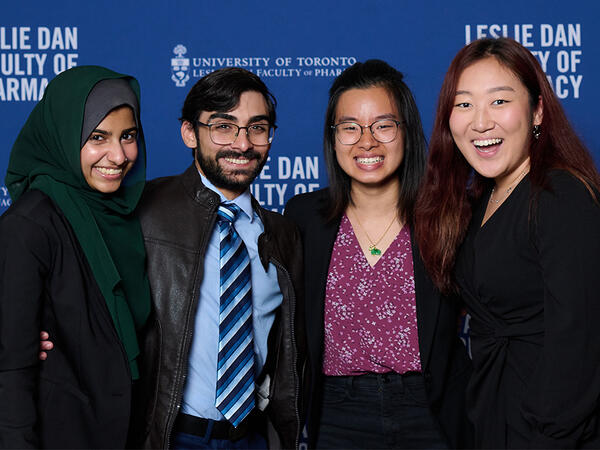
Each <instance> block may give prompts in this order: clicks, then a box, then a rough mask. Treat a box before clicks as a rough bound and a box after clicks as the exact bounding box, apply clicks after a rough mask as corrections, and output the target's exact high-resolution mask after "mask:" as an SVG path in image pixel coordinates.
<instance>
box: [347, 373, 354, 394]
mask: <svg viewBox="0 0 600 450" xmlns="http://www.w3.org/2000/svg"><path fill="white" fill-rule="evenodd" d="M355 379H356V377H355V376H354V375H350V376H349V377H348V379H347V380H346V391H347V392H350V393H351V392H354V380H355Z"/></svg>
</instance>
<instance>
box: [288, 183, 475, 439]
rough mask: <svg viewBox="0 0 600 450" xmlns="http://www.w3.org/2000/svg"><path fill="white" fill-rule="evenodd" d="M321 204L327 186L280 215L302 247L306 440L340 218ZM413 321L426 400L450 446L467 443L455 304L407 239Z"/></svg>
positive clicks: (465, 369)
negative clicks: (308, 397)
mask: <svg viewBox="0 0 600 450" xmlns="http://www.w3.org/2000/svg"><path fill="white" fill-rule="evenodd" d="M326 204H327V189H322V190H320V191H316V192H311V193H307V194H301V195H298V196H296V197H293V198H292V199H290V201H289V202H288V203H287V205H286V209H285V215H286V216H287V217H289V218H291V219H292V220H293V221H294V222H296V224H297V225H298V228H299V229H300V233H301V235H302V239H303V247H304V271H305V272H304V276H305V307H306V334H307V338H308V356H309V361H310V365H311V379H312V380H314V383H313V388H312V393H313V394H312V401H311V408H310V418H309V439H310V440H312V441H313V443H314V439H316V433H315V430H316V429H317V428H316V426H318V421H319V410H320V398H321V395H320V391H321V382H320V381H319V380H322V371H321V367H322V359H323V340H324V338H323V328H324V324H323V316H324V300H325V283H326V280H327V273H328V271H329V261H330V259H331V253H332V251H333V244H334V242H335V238H336V236H337V232H338V228H339V225H340V220H341V219H338V220H336V221H334V222H329V223H328V222H326V220H325V218H324V216H323V214H322V212H321V211H323V209H324V208H325V207H326ZM411 241H412V253H413V265H414V273H415V291H416V302H417V326H418V336H419V351H420V355H421V367H422V371H423V377H424V379H425V386H426V388H427V394H428V399H429V404H430V407H431V410H432V412H433V413H434V415H435V416H436V417H437V418H438V420H439V422H440V425H441V427H442V429H443V431H444V433H445V434H446V437H447V438H448V443H449V445H450V446H451V447H452V448H465V447H469V446H470V445H471V435H472V433H471V427H470V425H469V424H468V422H467V418H466V413H465V398H464V397H465V388H466V385H467V382H468V379H469V376H470V373H471V362H470V360H469V358H468V356H467V354H466V351H465V347H464V345H463V344H462V342H461V341H460V339H459V338H458V317H459V316H458V314H459V309H458V304H457V302H456V301H453V300H452V299H449V298H445V297H442V296H441V295H440V293H439V291H438V290H437V289H436V288H435V287H434V285H433V283H432V282H431V280H430V278H429V276H428V275H427V272H426V271H425V268H424V266H423V262H422V261H421V258H420V256H419V255H420V253H419V249H418V248H417V246H416V242H415V240H414V239H412V235H411Z"/></svg>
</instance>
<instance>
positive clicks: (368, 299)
mask: <svg viewBox="0 0 600 450" xmlns="http://www.w3.org/2000/svg"><path fill="white" fill-rule="evenodd" d="M420 370H421V360H420V356H419V342H418V334H417V308H416V303H415V279H414V270H413V260H412V250H411V242H410V232H409V229H408V225H405V226H404V227H403V228H402V230H400V232H399V233H398V235H397V236H396V238H395V239H394V241H393V242H392V244H391V245H390V246H389V247H388V249H387V250H386V251H385V253H384V254H383V255H381V257H380V258H379V261H377V264H375V266H374V267H371V266H370V265H369V263H368V262H367V259H366V258H365V256H364V254H363V252H362V250H361V248H360V245H359V243H358V240H357V238H356V236H355V234H354V230H353V229H352V224H351V223H350V220H348V217H347V216H346V215H344V217H342V221H341V224H340V229H339V231H338V234H337V238H336V240H335V243H334V245H333V253H332V255H331V262H330V263H329V274H328V276H327V285H326V291H325V353H324V357H323V373H324V374H325V375H359V374H362V373H366V372H375V373H385V372H391V371H393V372H397V373H405V372H409V371H420Z"/></svg>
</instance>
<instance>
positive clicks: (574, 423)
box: [415, 38, 600, 448]
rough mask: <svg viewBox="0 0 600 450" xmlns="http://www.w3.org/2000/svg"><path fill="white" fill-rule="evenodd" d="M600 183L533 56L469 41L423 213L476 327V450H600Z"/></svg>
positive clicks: (428, 254)
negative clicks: (477, 449) (549, 449)
mask: <svg viewBox="0 0 600 450" xmlns="http://www.w3.org/2000/svg"><path fill="white" fill-rule="evenodd" d="M599 188H600V177H599V176H598V172H597V171H596V169H595V166H594V162H593V160H592V158H591V156H590V154H589V152H588V151H587V150H586V148H585V146H584V145H583V143H582V142H581V141H580V139H579V138H578V137H577V135H576V133H575V132H574V131H573V128H572V127H571V125H570V124H569V122H568V121H567V118H566V117H565V114H564V112H563V109H562V107H561V105H560V103H559V101H558V99H557V98H556V96H555V95H554V93H553V91H552V88H551V87H550V85H549V83H548V80H547V78H546V75H545V74H544V72H543V71H542V69H541V67H540V65H539V64H538V62H537V60H536V59H535V57H534V56H533V55H532V54H531V53H530V52H529V51H528V50H527V49H526V48H524V47H523V46H522V45H520V44H519V43H517V42H516V41H514V40H511V39H507V38H500V39H496V40H494V39H482V40H478V41H474V42H472V43H471V44H469V45H468V46H466V47H464V48H463V49H462V50H460V51H459V52H458V54H457V55H456V57H455V58H454V60H453V61H452V63H451V64H450V68H449V69H448V72H447V74H446V77H445V79H444V82H443V85H442V88H441V93H440V98H439V104H438V110H437V116H436V119H435V125H434V130H433V134H432V137H431V142H430V154H429V162H428V172H427V176H426V180H425V184H424V186H423V188H422V190H421V192H420V197H419V200H418V203H417V210H416V211H417V212H416V221H415V222H416V236H417V240H418V242H419V246H420V249H421V254H422V256H423V260H424V262H425V265H426V267H427V268H428V270H429V273H430V275H431V276H432V278H433V280H434V281H435V283H436V284H437V286H438V287H439V288H440V289H441V290H442V291H444V292H452V291H457V290H458V291H460V293H461V296H462V298H463V300H464V302H465V304H466V307H467V310H468V312H469V313H470V314H471V316H472V317H471V321H470V325H471V344H472V356H473V365H474V374H473V377H472V379H471V381H470V384H469V388H468V397H467V410H468V413H469V417H470V418H471V420H472V422H473V423H474V425H475V432H476V446H477V447H483V448H503V447H508V448H580V447H581V448H599V447H600V433H599V431H598V426H600V423H599V422H598V418H599V417H598V407H599V404H598V399H599V397H600V339H599V338H598V336H597V333H596V328H597V326H598V323H599V322H600V277H598V274H597V270H598V269H597V268H598V265H599V263H600V232H599V230H600V207H599V205H598V190H599Z"/></svg>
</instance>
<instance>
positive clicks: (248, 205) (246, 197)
mask: <svg viewBox="0 0 600 450" xmlns="http://www.w3.org/2000/svg"><path fill="white" fill-rule="evenodd" d="M198 174H199V175H200V178H201V179H202V184H204V186H206V187H207V188H208V189H210V190H211V191H213V192H215V193H217V194H218V195H219V198H220V199H221V203H233V204H235V205H237V206H239V207H240V209H241V210H242V211H244V213H246V215H247V216H248V217H249V218H250V222H253V221H254V210H253V209H252V196H251V195H250V188H248V189H246V190H245V191H244V192H242V193H241V194H240V195H238V196H237V197H236V198H234V199H233V200H229V199H228V198H227V197H225V196H224V195H223V193H222V192H221V191H220V190H219V189H218V188H217V187H216V186H215V185H214V184H212V183H211V182H210V181H209V180H208V178H206V177H205V176H204V175H202V173H200V171H198Z"/></svg>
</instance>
